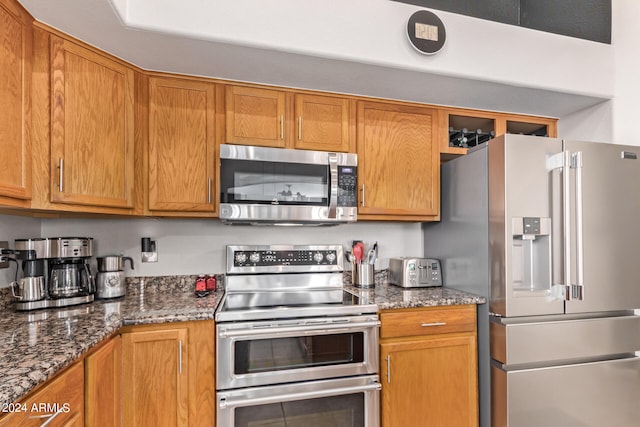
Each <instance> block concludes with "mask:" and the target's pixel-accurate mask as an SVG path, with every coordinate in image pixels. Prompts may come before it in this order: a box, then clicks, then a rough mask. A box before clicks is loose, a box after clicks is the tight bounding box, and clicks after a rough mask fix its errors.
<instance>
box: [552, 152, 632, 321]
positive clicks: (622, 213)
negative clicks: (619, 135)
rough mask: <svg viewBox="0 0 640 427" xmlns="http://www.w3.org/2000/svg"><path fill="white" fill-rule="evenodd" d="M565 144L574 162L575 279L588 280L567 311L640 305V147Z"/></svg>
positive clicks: (572, 246)
mask: <svg viewBox="0 0 640 427" xmlns="http://www.w3.org/2000/svg"><path fill="white" fill-rule="evenodd" d="M564 148H565V151H567V152H569V153H570V154H571V156H572V163H573V167H572V170H571V181H570V182H571V192H570V203H571V218H572V226H571V232H570V236H571V238H570V241H571V242H570V247H569V255H570V261H571V262H570V264H571V282H572V284H574V285H580V284H582V285H583V287H582V298H583V299H582V300H579V299H572V300H570V301H567V302H566V311H567V313H584V312H596V311H610V310H631V309H637V308H640V285H638V278H640V258H639V257H638V246H639V245H640V221H639V216H640V191H639V190H638V185H639V183H640V159H638V156H640V147H634V146H621V145H612V144H602V143H590V142H577V141H565V142H564ZM580 223H581V226H580ZM580 228H581V229H580Z"/></svg>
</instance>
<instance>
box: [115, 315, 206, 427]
mask: <svg viewBox="0 0 640 427" xmlns="http://www.w3.org/2000/svg"><path fill="white" fill-rule="evenodd" d="M214 336H215V334H214V327H213V321H198V322H181V323H172V324H162V325H143V326H133V327H126V328H125V329H124V330H123V334H122V423H123V425H126V426H132V427H138V426H199V425H214V423H215V421H214V420H215V406H214V405H215V383H214V357H215V356H214V355H215V350H214Z"/></svg>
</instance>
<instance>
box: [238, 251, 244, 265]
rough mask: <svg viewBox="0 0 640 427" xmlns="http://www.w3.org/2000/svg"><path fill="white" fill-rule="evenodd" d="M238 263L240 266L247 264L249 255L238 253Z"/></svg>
mask: <svg viewBox="0 0 640 427" xmlns="http://www.w3.org/2000/svg"><path fill="white" fill-rule="evenodd" d="M236 262H237V263H238V264H244V263H245V262H247V254H245V253H244V252H238V253H237V254H236Z"/></svg>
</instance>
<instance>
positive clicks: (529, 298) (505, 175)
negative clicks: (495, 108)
mask: <svg viewBox="0 0 640 427" xmlns="http://www.w3.org/2000/svg"><path fill="white" fill-rule="evenodd" d="M561 152H562V140H559V139H552V138H540V137H535V136H523V135H505V136H502V137H498V138H495V139H493V140H491V141H489V153H488V172H489V175H488V183H489V251H490V260H491V261H490V262H491V266H490V275H491V291H490V295H491V297H490V307H489V309H490V311H491V312H492V313H495V314H497V315H499V316H501V317H513V316H529V315H531V316H533V315H547V314H561V313H564V301H563V300H562V299H558V298H555V297H554V296H553V294H552V291H553V285H554V284H555V283H558V280H559V278H558V277H557V276H558V273H557V272H556V271H555V270H557V266H559V265H560V264H561V258H560V259H555V258H554V257H561V256H562V255H561V254H562V251H560V250H557V249H558V248H556V247H555V246H557V244H558V243H559V242H560V241H561V239H560V238H556V236H557V234H558V231H557V230H558V229H557V225H558V223H559V222H560V221H559V215H558V212H556V211H557V209H556V208H557V206H558V205H559V203H558V201H559V200H561V197H560V187H559V183H560V181H561V179H560V176H561V169H558V168H553V167H551V165H550V159H552V158H554V157H557V156H555V155H557V154H558V153H561ZM554 188H555V189H556V190H555V191H554V190H553V189H554ZM556 199H557V200H556ZM558 237H559V236H558ZM445 279H446V277H445Z"/></svg>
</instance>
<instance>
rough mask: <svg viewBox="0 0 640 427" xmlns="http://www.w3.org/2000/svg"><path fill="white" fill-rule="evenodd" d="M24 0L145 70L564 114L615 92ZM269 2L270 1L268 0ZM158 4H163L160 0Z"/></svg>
mask: <svg viewBox="0 0 640 427" xmlns="http://www.w3.org/2000/svg"><path fill="white" fill-rule="evenodd" d="M20 1H21V3H22V4H23V5H24V6H25V8H27V10H29V12H30V13H31V14H32V15H33V16H34V17H35V18H36V19H37V20H38V21H41V22H44V23H46V24H48V25H51V26H52V27H55V28H57V29H59V30H61V31H63V32H66V33H68V34H70V35H72V36H74V37H77V38H79V39H81V40H83V41H85V42H87V43H89V44H92V45H94V46H96V47H99V48H101V49H103V50H105V51H107V52H110V53H112V54H114V55H116V56H118V57H120V58H123V59H125V60H127V61H129V62H131V63H133V64H135V65H137V66H139V67H141V68H143V69H147V70H155V71H166V72H175V73H182V74H190V75H198V76H208V77H216V78H221V79H229V80H235V81H246V82H256V83H262V84H268V85H279V86H287V87H294V88H305V89H316V90H322V91H330V92H339V93H347V94H356V95H364V96H373V97H380V98H389V99H400V100H408V101H415V102H423V103H430V104H438V105H451V106H461V107H467V108H478V109H486V110H494V111H509V112H518V113H524V114H536V115H544V116H550V117H563V116H565V115H567V114H570V113H573V112H576V111H579V110H582V109H583V108H586V107H589V106H592V105H595V104H598V103H600V102H603V101H606V100H607V99H608V98H609V97H608V96H607V95H606V94H604V95H603V94H584V93H577V92H576V91H573V92H572V93H567V92H565V91H564V90H559V89H557V88H556V89H541V88H539V87H527V85H526V84H520V83H513V82H510V83H508V84H506V83H501V82H500V81H499V79H498V81H497V80H494V79H489V78H485V79H481V78H470V77H469V76H468V75H466V76H465V75H464V74H463V73H461V74H458V75H451V74H449V75H446V74H442V73H439V72H437V71H436V72H434V71H428V70H427V71H425V70H421V69H416V68H415V67H413V68H412V67H407V66H405V65H404V64H394V63H389V62H383V61H379V62H377V63H372V61H367V59H366V58H365V59H363V58H350V57H338V56H334V57H328V55H326V54H323V53H322V52H318V51H317V50H316V51H313V50H311V49H310V50H309V51H305V50H304V49H297V50H288V51H285V50H279V49H278V48H277V46H276V47H274V46H268V45H266V44H262V45H261V44H260V43H246V42H245V41H243V40H237V39H236V40H221V38H218V39H212V38H211V37H205V36H203V35H199V34H198V33H197V32H193V33H191V34H186V33H185V32H182V33H178V32H172V31H171V30H170V29H167V30H166V31H164V30H162V28H153V29H152V30H149V29H141V28H143V26H139V27H138V28H134V27H133V26H132V25H130V24H127V25H125V24H124V21H125V20H126V19H125V20H121V19H120V15H119V14H118V13H117V10H118V9H119V8H120V12H123V11H124V15H123V16H126V13H127V12H126V6H127V1H126V0H112V1H113V4H112V3H111V2H110V1H109V0H56V1H51V0H20ZM209 1H211V0H209ZM271 1H273V0H271ZM202 2H204V3H206V1H205V0H202ZM263 3H264V4H265V7H266V6H268V4H269V3H270V0H264V2H263ZM391 3H395V2H391ZM156 4H157V7H158V8H162V7H163V6H162V4H163V2H162V1H159V2H158V3H156ZM395 4H397V3H395ZM153 12H154V11H153V10H150V11H149V13H150V14H153ZM532 61H533V60H532Z"/></svg>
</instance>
